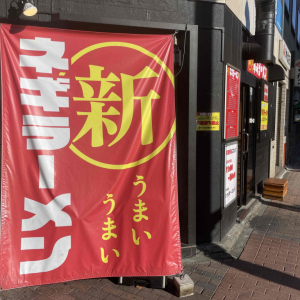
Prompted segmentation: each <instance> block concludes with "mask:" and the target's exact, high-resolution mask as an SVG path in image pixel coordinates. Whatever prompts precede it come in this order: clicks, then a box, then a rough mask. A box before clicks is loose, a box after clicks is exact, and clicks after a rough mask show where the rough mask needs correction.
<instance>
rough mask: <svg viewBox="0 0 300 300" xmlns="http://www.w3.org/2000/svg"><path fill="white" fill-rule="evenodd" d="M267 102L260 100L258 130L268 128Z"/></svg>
mask: <svg viewBox="0 0 300 300" xmlns="http://www.w3.org/2000/svg"><path fill="white" fill-rule="evenodd" d="M268 107H269V103H268V102H265V101H261V120H260V130H261V131H263V130H267V129H268V114H269V109H268Z"/></svg>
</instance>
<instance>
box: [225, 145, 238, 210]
mask: <svg viewBox="0 0 300 300" xmlns="http://www.w3.org/2000/svg"><path fill="white" fill-rule="evenodd" d="M237 160H238V143H237V142H234V143H230V144H228V145H226V146H225V178H224V185H225V195H224V207H226V206H228V205H229V204H230V203H231V202H232V201H233V200H234V199H235V198H236V197H237V175H238V174H237Z"/></svg>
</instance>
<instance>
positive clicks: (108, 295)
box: [0, 172, 300, 300]
mask: <svg viewBox="0 0 300 300" xmlns="http://www.w3.org/2000/svg"><path fill="white" fill-rule="evenodd" d="M286 177H287V179H288V180H289V187H288V195H287V197H286V198H285V200H284V201H283V202H278V201H266V200H264V199H263V198H262V199H261V200H260V201H261V202H262V205H264V206H266V210H265V211H264V213H263V215H262V216H261V217H259V219H258V220H257V221H256V222H255V224H254V225H253V230H252V233H251V235H250V238H249V240H248V242H247V244H246V246H245V248H244V250H243V252H242V254H241V255H240V257H239V258H238V259H233V258H230V259H222V258H221V257H222V256H221V257H219V260H216V259H211V258H209V254H208V257H207V258H206V259H205V260H204V261H202V260H201V261H196V262H190V263H184V271H185V273H187V274H189V275H190V277H191V278H192V279H193V280H194V282H195V289H194V292H195V293H194V295H193V296H189V297H187V299H188V300H209V299H212V300H232V299H253V300H255V299H265V300H269V299H270V300H276V299H278V300H300V226H299V225H300V173H296V172H289V173H287V175H286ZM250 222H251V221H250ZM227 257H228V255H227ZM169 282H170V279H169ZM175 298H176V299H177V297H176V296H175V295H174V292H173V290H172V285H171V284H168V285H167V287H166V289H165V290H159V289H149V288H145V287H133V286H123V285H117V284H115V283H114V282H113V280H110V279H107V278H103V279H100V278H96V279H87V280H77V281H71V282H65V283H57V284H50V285H43V286H34V287H26V288H20V289H12V290H7V291H0V300H4V299H7V300H15V299H16V300H17V299H22V300H26V299H27V300H29V299H37V300H53V299H57V300H74V299H76V300H77V299H78V300H96V299H104V300H118V299H119V300H120V299H125V300H143V299H145V300H174V299H175Z"/></svg>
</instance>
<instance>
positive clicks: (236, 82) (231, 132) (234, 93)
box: [225, 66, 240, 139]
mask: <svg viewBox="0 0 300 300" xmlns="http://www.w3.org/2000/svg"><path fill="white" fill-rule="evenodd" d="M239 96H240V72H238V71H236V70H235V69H233V68H231V67H229V66H226V91H225V139H229V138H236V137H238V135H239V100H240V98H239Z"/></svg>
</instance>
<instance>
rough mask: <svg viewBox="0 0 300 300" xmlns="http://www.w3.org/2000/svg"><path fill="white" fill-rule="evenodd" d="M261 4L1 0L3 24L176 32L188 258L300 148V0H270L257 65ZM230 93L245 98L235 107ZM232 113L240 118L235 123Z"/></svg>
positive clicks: (217, 236)
mask: <svg viewBox="0 0 300 300" xmlns="http://www.w3.org/2000/svg"><path fill="white" fill-rule="evenodd" d="M255 2H257V3H255ZM259 2H260V1H258V0H256V1H255V0H238V1H237V0H198V1H197V0H195V1H189V0H167V1H158V0H111V1H107V0H98V1H95V0H82V1H78V0H68V1H62V0H61V1H58V0H38V1H37V3H35V4H36V5H37V8H38V11H39V13H38V14H37V15H36V16H34V17H32V18H30V19H29V18H25V17H23V16H20V8H19V7H18V2H16V1H11V2H10V1H8V2H7V1H4V0H0V17H1V20H0V21H1V22H3V23H10V24H21V25H31V26H43V27H54V28H66V29H74V30H88V31H99V32H121V33H133V34H139V33H143V34H164V33H167V34H170V33H172V34H174V36H175V44H176V45H175V49H174V51H175V52H174V53H175V72H176V73H177V72H178V71H180V73H179V75H178V76H176V81H175V86H176V87H175V94H176V109H177V112H176V117H177V144H178V146H177V152H178V194H179V214H180V230H181V239H182V240H181V241H182V252H183V255H184V256H192V255H194V254H195V253H196V245H197V244H200V243H203V242H210V241H219V240H221V239H222V238H223V237H224V236H225V235H226V234H227V233H228V231H229V230H230V229H231V228H232V227H233V226H234V224H235V223H236V219H237V217H239V216H240V215H241V214H243V212H244V211H245V210H246V209H247V207H249V206H250V205H251V203H252V201H253V200H252V199H253V196H254V195H255V194H256V193H257V192H260V190H261V188H262V186H263V182H264V181H265V180H266V179H267V178H269V177H274V176H276V174H277V173H278V172H279V171H280V170H281V168H282V167H283V166H284V165H285V163H286V157H288V155H289V154H290V153H293V151H295V150H294V149H295V148H293V147H294V146H295V145H294V144H295V143H296V140H295V138H293V137H292V135H293V134H295V132H296V133H298V132H299V137H298V140H299V141H300V127H299V129H298V127H297V125H294V124H291V121H290V119H291V116H293V117H294V115H295V113H294V111H293V107H292V104H293V100H294V98H293V97H294V95H296V94H297V93H296V92H294V87H293V78H292V76H291V74H292V72H291V69H293V67H294V61H295V58H300V53H299V36H300V30H299V29H298V23H297V20H298V15H299V5H300V0H290V1H289V0H278V1H276V3H275V0H269V1H268V2H269V4H270V6H272V5H273V6H274V7H276V10H277V13H276V18H275V20H274V22H275V24H276V25H275V26H274V28H275V29H274V30H275V33H274V38H273V39H274V47H273V48H272V49H273V51H272V53H273V54H272V55H273V57H272V61H268V62H266V63H264V64H263V62H262V61H260V62H261V64H254V63H255V62H256V61H255V60H254V61H253V58H251V55H250V56H249V57H247V55H245V53H244V52H245V49H244V46H245V45H246V47H247V45H249V44H251V43H253V36H255V34H256V20H257V13H256V12H257V7H256V6H257V4H258V3H259ZM294 7H296V8H294ZM296 10H297V11H296ZM273 15H274V13H273ZM294 15H295V16H296V19H295V18H294ZM299 23H300V19H299ZM247 43H248V44H247ZM251 47H252V46H251ZM251 47H250V46H249V49H250V48H251ZM250 52H251V51H250ZM230 76H231V77H230ZM234 86H235V87H237V90H236V94H235V92H234V91H233V87H234ZM265 96H266V98H264V97H265ZM230 99H231V100H230ZM292 99H293V100H292ZM230 101H233V102H232V105H237V106H236V108H235V110H234V109H232V114H230V105H231V104H230V103H231V102H230ZM263 105H264V110H263V109H262V106H263ZM266 107H267V108H266ZM233 111H234V112H233ZM262 112H263V114H265V116H263V115H262ZM232 118H233V119H235V120H236V121H235V122H233V123H232V124H231V123H230V122H229V121H230V120H231V119H232ZM263 118H264V119H263ZM196 122H199V123H197V124H199V127H198V126H196ZM207 124H210V125H209V126H208V125H207ZM230 128H231V129H232V130H231V129H230ZM295 128H296V129H295ZM230 155H232V156H231V157H229V156H230ZM231 160H232V161H233V163H231V164H229V165H227V162H228V161H231ZM227 173H228V174H227ZM228 191H229V196H228ZM228 197H229V198H228Z"/></svg>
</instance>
